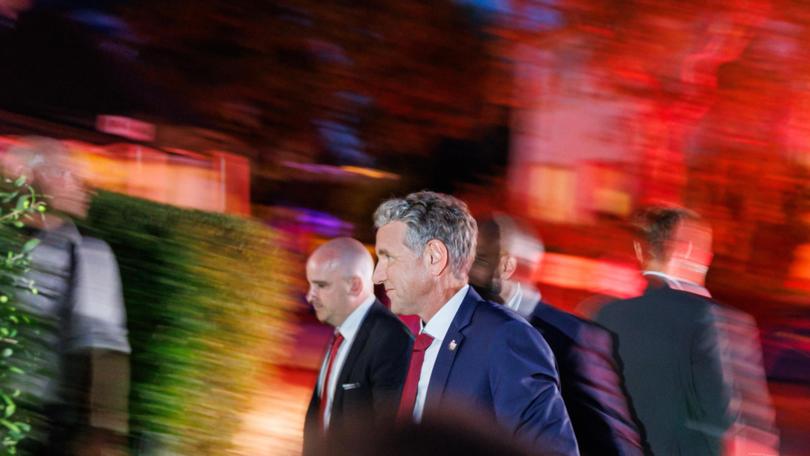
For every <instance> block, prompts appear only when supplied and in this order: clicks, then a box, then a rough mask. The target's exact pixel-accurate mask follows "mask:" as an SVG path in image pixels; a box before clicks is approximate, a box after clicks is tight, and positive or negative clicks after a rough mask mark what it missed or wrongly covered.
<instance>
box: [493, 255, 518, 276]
mask: <svg viewBox="0 0 810 456" xmlns="http://www.w3.org/2000/svg"><path fill="white" fill-rule="evenodd" d="M517 266H518V262H517V258H515V257H513V256H512V255H509V254H506V255H501V259H500V261H499V262H498V268H499V269H500V273H501V279H502V280H509V279H511V278H512V276H513V275H514V274H515V271H516V270H517Z"/></svg>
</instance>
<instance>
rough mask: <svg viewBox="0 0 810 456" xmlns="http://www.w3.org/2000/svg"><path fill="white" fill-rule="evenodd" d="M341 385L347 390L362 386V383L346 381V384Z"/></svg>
mask: <svg viewBox="0 0 810 456" xmlns="http://www.w3.org/2000/svg"><path fill="white" fill-rule="evenodd" d="M340 387H341V388H343V391H347V390H353V389H355V388H360V384H359V383H344V384H342V385H340Z"/></svg>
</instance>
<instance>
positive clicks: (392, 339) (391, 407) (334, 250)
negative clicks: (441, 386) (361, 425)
mask: <svg viewBox="0 0 810 456" xmlns="http://www.w3.org/2000/svg"><path fill="white" fill-rule="evenodd" d="M373 269H374V261H373V260H372V258H371V254H370V253H369V252H368V250H366V248H365V247H364V246H363V244H361V243H360V242H359V241H357V240H354V239H351V238H337V239H333V240H331V241H328V242H327V243H325V244H323V245H322V246H320V247H318V249H316V250H315V251H314V252H313V253H312V255H310V257H309V259H308V260H307V264H306V275H307V281H308V282H309V291H308V293H307V301H308V302H309V303H310V304H311V305H312V307H313V308H314V309H315V314H316V315H317V317H318V320H320V321H321V322H322V323H326V324H328V325H330V326H332V327H334V328H335V332H334V336H333V337H332V340H331V341H330V343H329V348H328V350H327V353H326V356H325V357H324V360H323V363H322V364H321V371H320V374H319V375H318V381H317V384H316V386H315V390H314V391H313V392H312V400H311V401H310V404H309V408H308V410H307V415H306V422H305V427H304V453H305V454H310V453H311V452H312V448H313V447H314V446H316V445H317V444H318V442H319V441H320V440H321V438H322V437H323V436H324V435H326V434H331V433H332V431H333V430H334V429H336V428H337V429H339V428H340V427H342V426H343V425H345V424H347V423H349V422H351V421H352V419H353V418H354V417H360V416H365V415H366V414H371V416H372V417H373V421H372V422H373V423H374V424H375V425H376V426H378V427H381V428H384V427H386V426H388V425H392V424H393V422H394V417H395V414H396V408H397V404H398V401H399V395H400V392H401V389H402V383H403V382H404V380H405V373H406V371H407V368H408V354H409V353H410V350H411V345H412V341H413V336H412V335H411V333H410V331H408V329H407V328H406V327H405V325H404V324H403V323H402V322H401V321H400V320H399V319H398V318H397V317H396V316H395V315H394V314H392V313H391V311H390V310H388V309H387V308H386V307H385V306H384V305H382V304H381V303H380V302H379V301H378V300H377V299H376V298H375V297H374V286H373V284H372V282H371V275H372V272H373ZM365 424H366V426H369V423H365ZM326 431H329V432H328V433H327V432H326Z"/></svg>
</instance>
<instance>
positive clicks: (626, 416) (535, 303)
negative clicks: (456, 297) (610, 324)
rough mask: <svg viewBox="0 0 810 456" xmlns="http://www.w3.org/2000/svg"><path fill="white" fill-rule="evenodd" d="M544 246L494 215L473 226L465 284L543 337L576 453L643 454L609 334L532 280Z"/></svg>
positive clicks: (512, 222) (514, 223)
mask: <svg viewBox="0 0 810 456" xmlns="http://www.w3.org/2000/svg"><path fill="white" fill-rule="evenodd" d="M543 250H544V249H543V244H542V242H541V241H540V239H539V238H538V237H536V236H534V235H533V234H532V233H531V230H530V229H529V228H528V227H524V226H521V225H520V224H519V223H518V222H517V221H515V220H514V219H512V218H511V217H509V216H507V215H505V214H494V215H493V216H492V217H490V218H488V219H485V220H482V221H481V222H479V224H478V246H477V253H476V257H475V262H474V263H473V267H472V269H471V270H470V283H471V284H472V285H473V286H475V287H476V289H477V290H479V291H480V292H481V293H482V294H483V295H484V296H486V297H488V298H489V299H491V300H493V301H496V302H500V303H502V304H504V305H505V306H507V307H509V308H510V309H512V310H514V311H515V312H517V313H519V314H520V315H521V316H523V317H524V318H526V319H527V320H528V321H529V322H530V323H531V324H532V326H534V327H535V328H537V330H538V331H539V332H540V334H542V335H543V338H545V340H546V341H547V342H548V344H549V346H550V347H551V350H552V351H553V352H554V356H555V357H556V359H557V367H558V369H559V372H560V384H561V386H562V396H563V400H564V401H565V407H566V408H567V409H568V414H569V416H570V417H571V424H572V425H573V427H574V433H575V434H576V438H577V443H578V444H579V451H580V453H581V454H582V455H583V456H585V455H588V456H591V455H605V456H610V455H617V456H618V455H641V454H644V450H643V444H642V439H641V436H640V435H639V434H640V433H639V426H638V425H637V423H636V421H635V419H634V418H633V416H632V413H631V409H630V406H629V405H628V401H627V397H626V396H625V393H624V390H623V385H622V378H621V373H620V369H619V366H618V363H617V360H616V359H615V357H614V353H613V341H612V339H611V335H610V333H609V332H608V331H606V330H604V329H603V328H601V327H599V326H597V325H595V324H594V323H591V322H588V321H586V320H583V319H580V318H578V317H576V316H574V315H572V314H570V313H567V312H564V311H562V310H559V309H556V308H554V307H552V306H551V305H550V304H548V303H547V302H545V301H543V300H542V297H541V296H540V292H539V291H538V290H536V289H535V288H534V287H533V286H532V284H531V278H532V277H533V275H534V273H535V271H536V270H537V268H538V267H539V265H540V261H541V259H542V256H543Z"/></svg>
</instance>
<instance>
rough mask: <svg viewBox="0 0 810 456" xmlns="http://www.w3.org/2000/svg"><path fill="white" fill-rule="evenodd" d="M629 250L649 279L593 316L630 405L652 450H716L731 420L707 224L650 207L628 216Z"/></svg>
mask: <svg viewBox="0 0 810 456" xmlns="http://www.w3.org/2000/svg"><path fill="white" fill-rule="evenodd" d="M635 227H636V228H637V230H638V233H637V234H638V239H637V241H636V242H635V244H634V246H635V250H636V255H637V257H638V259H639V261H640V263H641V266H642V269H643V274H644V276H645V277H646V278H647V280H648V283H649V286H648V287H647V290H646V291H645V293H644V294H643V295H642V296H640V297H637V298H633V299H627V300H622V301H617V302H614V303H610V304H607V305H606V306H605V307H603V308H602V309H601V310H600V311H599V312H598V314H597V318H596V320H597V322H599V323H600V324H602V325H603V326H605V327H606V328H608V329H609V330H610V331H612V332H613V333H614V334H615V335H616V337H617V339H618V352H619V356H620V358H621V362H622V363H623V366H624V377H625V381H626V384H627V390H628V392H629V394H630V398H631V401H632V403H633V406H634V408H635V410H636V412H637V413H638V417H639V419H640V420H641V423H642V425H643V427H644V430H645V432H646V437H647V441H648V442H649V444H650V447H651V448H652V451H653V452H654V454H656V455H662V456H667V455H685V454H688V455H694V456H702V455H719V454H723V453H722V452H723V438H724V435H725V433H726V431H727V429H728V428H729V425H730V424H731V420H730V414H729V405H730V398H731V388H730V386H729V382H728V381H727V379H726V378H725V377H724V372H723V355H722V344H721V342H722V340H723V336H722V334H721V331H720V327H719V326H718V320H717V316H716V313H715V311H714V310H713V308H714V307H715V304H714V303H713V302H712V301H711V299H710V298H709V297H708V293H707V292H706V290H705V288H704V287H703V279H704V277H705V274H706V270H707V269H708V264H709V261H710V259H711V238H710V236H709V237H706V236H705V235H703V233H705V232H706V230H707V227H706V225H705V224H703V223H702V222H701V220H700V219H699V218H698V216H697V215H696V214H694V213H692V212H691V211H688V210H685V209H679V208H666V207H653V208H649V209H646V210H644V211H642V212H641V213H639V215H638V216H637V217H636V220H635Z"/></svg>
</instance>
